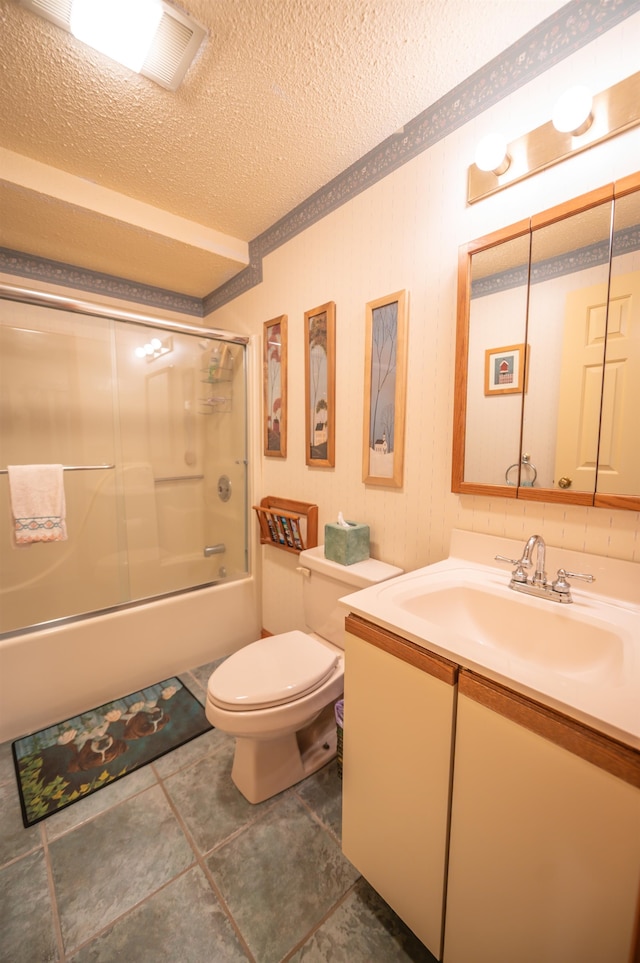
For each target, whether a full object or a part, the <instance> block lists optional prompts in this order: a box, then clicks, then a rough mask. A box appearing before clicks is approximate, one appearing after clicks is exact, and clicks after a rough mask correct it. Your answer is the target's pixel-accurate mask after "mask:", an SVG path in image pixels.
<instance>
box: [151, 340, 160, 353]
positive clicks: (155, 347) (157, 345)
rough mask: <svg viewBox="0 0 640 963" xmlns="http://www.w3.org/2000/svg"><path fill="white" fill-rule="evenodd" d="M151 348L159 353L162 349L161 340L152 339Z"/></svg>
mask: <svg viewBox="0 0 640 963" xmlns="http://www.w3.org/2000/svg"><path fill="white" fill-rule="evenodd" d="M151 347H152V348H153V350H154V351H159V350H160V348H161V347H162V341H161V340H160V338H152V339H151Z"/></svg>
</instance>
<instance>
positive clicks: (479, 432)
mask: <svg viewBox="0 0 640 963" xmlns="http://www.w3.org/2000/svg"><path fill="white" fill-rule="evenodd" d="M529 243H530V242H529V234H524V235H522V236H521V237H516V238H513V239H511V240H508V241H506V242H504V243H502V244H499V245H497V246H495V247H490V248H488V249H486V250H481V251H478V252H476V253H474V254H473V255H472V256H471V292H470V303H469V345H468V355H467V359H468V360H467V394H466V432H465V457H464V481H466V482H472V483H480V484H483V485H505V484H509V485H513V486H516V485H517V484H518V480H519V470H520V425H521V418H522V384H523V375H524V341H525V331H526V318H527V286H528V280H529ZM525 471H526V469H525Z"/></svg>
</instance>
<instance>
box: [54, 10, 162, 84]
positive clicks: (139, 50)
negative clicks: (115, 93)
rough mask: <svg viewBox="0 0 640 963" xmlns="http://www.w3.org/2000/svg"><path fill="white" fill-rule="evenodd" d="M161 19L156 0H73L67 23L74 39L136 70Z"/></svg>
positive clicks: (149, 48) (145, 54) (142, 62)
mask: <svg viewBox="0 0 640 963" xmlns="http://www.w3.org/2000/svg"><path fill="white" fill-rule="evenodd" d="M161 20H162V4H161V3H160V0H137V3H131V0H73V3H72V4H71V17H70V22H69V27H70V29H71V33H72V34H73V36H74V37H76V38H77V39H78V40H82V42H83V43H87V44H89V46H90V47H93V48H94V50H99V51H100V53H103V54H106V56H107V57H111V59H112V60H117V62H118V63H119V64H123V65H124V66H125V67H128V68H129V69H130V70H135V71H136V73H139V72H140V69H141V68H142V66H143V65H144V62H145V60H146V59H147V56H148V54H149V51H150V50H151V44H152V43H153V38H154V37H155V35H156V31H157V29H158V27H159V25H160V21H161Z"/></svg>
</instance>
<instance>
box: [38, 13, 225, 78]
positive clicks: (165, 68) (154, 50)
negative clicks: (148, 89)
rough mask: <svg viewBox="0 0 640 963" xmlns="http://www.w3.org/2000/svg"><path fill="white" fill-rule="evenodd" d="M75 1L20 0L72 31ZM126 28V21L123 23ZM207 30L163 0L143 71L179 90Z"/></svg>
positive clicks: (42, 15)
mask: <svg viewBox="0 0 640 963" xmlns="http://www.w3.org/2000/svg"><path fill="white" fill-rule="evenodd" d="M72 2H73V0H20V3H21V5H22V6H23V7H26V8H27V9H28V10H31V11H32V12H33V13H35V14H37V15H38V16H39V17H44V19H45V20H50V21H51V22H52V23H55V24H57V26H58V27H62V28H63V29H64V30H67V31H68V32H71V30H70V24H71V5H72ZM123 29H125V30H126V23H125V24H123ZM205 33H206V31H205V30H204V29H203V28H202V27H201V26H200V24H198V23H196V22H195V21H194V20H191V18H190V17H187V16H186V14H184V13H182V12H181V11H180V10H176V8H175V7H172V6H170V5H169V4H168V3H164V2H163V3H162V19H161V20H160V24H159V26H158V29H157V31H156V33H155V36H154V38H153V43H152V45H151V49H150V50H149V53H148V54H147V57H146V59H145V61H144V64H143V65H142V67H141V68H140V71H139V72H140V73H141V74H142V75H143V76H144V77H148V78H149V79H150V80H153V81H155V82H156V83H157V84H160V86H161V87H165V88H166V89H167V90H177V89H178V87H179V86H180V84H181V83H182V79H183V77H184V75H185V74H186V72H187V70H188V68H189V65H190V64H191V62H192V61H193V58H194V57H195V55H196V53H197V52H198V48H199V47H200V44H201V43H202V40H203V38H204V36H205Z"/></svg>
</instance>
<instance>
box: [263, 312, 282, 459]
mask: <svg viewBox="0 0 640 963" xmlns="http://www.w3.org/2000/svg"><path fill="white" fill-rule="evenodd" d="M262 387H263V396H264V412H263V437H264V453H265V455H271V456H272V457H275V458H286V457H287V315H286V314H281V315H280V317H279V318H272V320H271V321H265V323H264V325H263V365H262Z"/></svg>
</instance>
